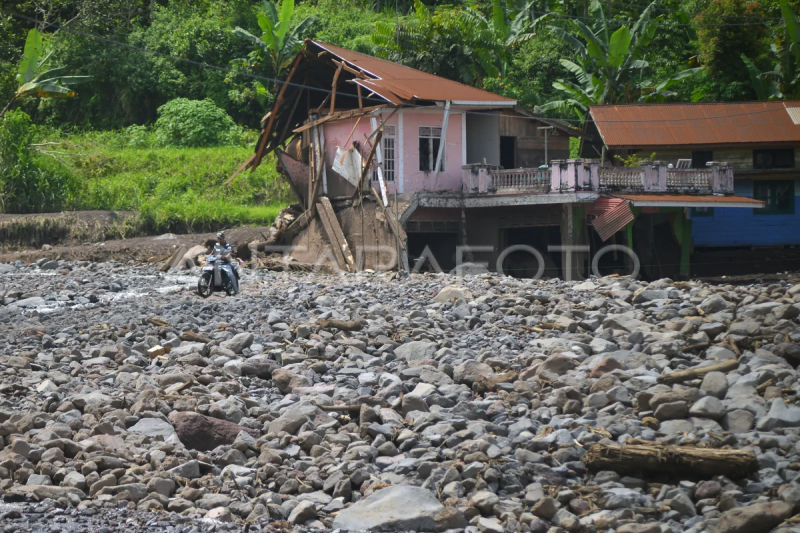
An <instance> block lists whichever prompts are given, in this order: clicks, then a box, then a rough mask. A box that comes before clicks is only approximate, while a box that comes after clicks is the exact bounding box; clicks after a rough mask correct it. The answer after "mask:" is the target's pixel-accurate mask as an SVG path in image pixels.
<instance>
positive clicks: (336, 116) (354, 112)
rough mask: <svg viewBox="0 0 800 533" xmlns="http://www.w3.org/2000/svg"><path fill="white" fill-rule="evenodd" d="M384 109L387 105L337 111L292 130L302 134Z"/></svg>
mask: <svg viewBox="0 0 800 533" xmlns="http://www.w3.org/2000/svg"><path fill="white" fill-rule="evenodd" d="M382 107H387V106H386V105H375V106H370V107H364V108H360V109H351V110H349V111H336V112H335V113H330V114H328V115H324V116H323V117H322V118H319V119H317V120H314V121H312V122H307V123H305V124H303V125H302V126H300V127H298V128H295V129H293V130H292V133H302V132H304V131H306V130H309V129H311V128H313V127H314V126H319V125H320V124H325V123H326V122H330V121H332V120H340V119H348V118H356V117H360V116H363V115H366V114H368V113H371V112H373V111H375V110H376V109H380V108H382Z"/></svg>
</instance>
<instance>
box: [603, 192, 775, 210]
mask: <svg viewBox="0 0 800 533" xmlns="http://www.w3.org/2000/svg"><path fill="white" fill-rule="evenodd" d="M618 197H619V198H622V199H625V200H630V201H631V202H633V205H637V204H640V203H653V202H655V203H663V204H665V205H666V204H668V203H675V204H686V203H696V204H738V205H741V207H759V206H761V205H763V204H764V202H762V201H761V200H755V199H753V198H745V197H744V196H732V195H731V196H714V195H711V194H706V195H688V194H620V195H618Z"/></svg>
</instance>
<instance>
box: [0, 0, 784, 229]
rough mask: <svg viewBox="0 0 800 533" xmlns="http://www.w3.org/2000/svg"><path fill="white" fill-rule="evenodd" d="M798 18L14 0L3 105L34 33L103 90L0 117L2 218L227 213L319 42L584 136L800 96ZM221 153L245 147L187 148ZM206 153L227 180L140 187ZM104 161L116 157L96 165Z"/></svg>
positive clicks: (549, 8) (687, 9) (333, 1)
mask: <svg viewBox="0 0 800 533" xmlns="http://www.w3.org/2000/svg"><path fill="white" fill-rule="evenodd" d="M295 2H297V3H296V4H295ZM799 6H800V0H656V1H652V0H624V1H622V0H619V1H618V0H452V1H451V2H450V3H437V2H436V1H434V0H413V1H412V0H402V1H400V0H397V1H395V2H389V1H381V0H294V1H293V0H283V1H281V0H277V1H276V2H274V3H270V2H269V1H268V0H267V1H266V2H265V0H116V1H114V2H104V1H100V0H7V1H5V2H3V6H2V7H0V109H2V108H3V107H4V106H5V105H6V104H7V103H9V102H12V100H13V99H14V98H15V94H17V92H18V91H19V89H20V85H19V80H18V79H16V78H17V76H18V74H19V65H20V64H21V61H22V62H24V60H23V57H27V56H26V55H25V54H24V53H23V51H24V48H25V43H26V36H27V35H28V34H29V31H30V30H31V29H32V28H34V27H36V28H38V29H39V30H40V31H41V32H42V35H43V36H44V39H43V40H42V42H41V43H40V44H37V46H39V48H40V50H39V53H40V57H43V56H42V55H41V54H49V59H48V68H53V67H62V68H63V71H61V72H64V73H69V75H70V77H72V79H74V80H77V79H78V78H74V77H75V76H91V80H89V81H88V82H87V83H85V84H83V85H79V86H78V87H77V88H76V89H75V92H77V94H76V95H75V96H74V97H72V98H58V99H42V98H38V97H35V96H36V94H37V93H36V91H32V92H31V93H29V94H30V95H32V96H34V97H31V98H19V99H17V101H14V102H12V105H10V106H9V109H11V112H9V114H7V115H6V118H5V119H0V120H3V121H4V123H3V124H2V125H0V131H1V132H2V135H3V138H2V139H0V141H2V143H3V145H2V148H0V150H2V154H1V157H2V159H1V160H0V165H1V166H0V172H2V175H1V176H0V200H1V201H2V202H3V203H2V205H0V209H1V210H5V211H10V210H18V211H28V210H52V209H60V208H64V207H85V208H114V209H122V208H134V209H139V210H142V211H143V212H145V213H149V214H148V216H150V217H151V218H152V220H153V221H156V220H160V222H158V223H157V224H156V225H159V227H161V226H165V225H166V226H169V225H170V224H172V222H170V220H172V219H173V218H171V217H176V218H174V220H179V221H180V224H191V220H195V219H196V220H201V219H202V217H203V216H204V215H202V213H208V212H214V211H215V210H222V209H223V204H221V203H220V202H221V201H222V200H221V198H224V197H225V194H227V192H226V191H227V189H222V192H219V191H216V189H212V190H215V191H216V192H215V193H214V194H212V195H211V196H208V195H206V193H205V189H204V181H205V182H208V180H209V179H211V182H213V183H217V182H219V181H220V180H222V174H223V172H222V169H225V171H226V172H227V171H229V170H232V169H233V168H235V166H236V165H235V163H236V162H241V161H243V160H245V159H246V158H247V156H248V153H249V149H248V148H246V147H245V146H244V144H243V142H242V140H241V139H242V135H243V132H247V131H248V129H252V128H257V127H258V126H259V124H260V121H261V118H262V117H263V116H264V115H265V113H266V112H267V110H269V109H270V107H271V103H272V101H273V98H274V89H275V87H276V84H275V83H274V81H275V78H276V77H279V76H281V75H282V74H283V73H284V72H285V69H286V68H287V67H288V66H289V64H290V63H291V61H292V58H293V57H294V54H295V51H296V50H297V48H298V46H299V45H300V43H301V42H302V39H304V38H309V37H310V38H315V39H318V40H320V41H323V42H328V43H331V44H336V45H339V46H343V47H345V48H350V49H353V50H357V51H360V52H364V53H368V54H372V55H376V56H379V57H383V58H386V59H390V60H392V61H396V62H398V63H401V64H404V65H409V66H412V67H415V68H419V69H423V70H426V71H429V72H433V73H436V74H438V75H441V76H445V77H448V78H451V79H454V80H458V81H461V82H463V83H468V84H471V85H474V86H477V87H481V88H484V89H488V90H491V91H494V92H497V93H500V94H504V95H506V96H510V97H513V98H515V99H517V100H518V101H519V102H520V103H522V104H523V105H525V106H526V107H528V108H530V109H532V110H533V109H535V108H538V109H539V110H540V111H543V112H546V113H548V114H550V115H551V116H559V117H562V118H565V119H567V120H573V121H575V123H576V124H577V123H580V120H581V117H582V116H583V115H584V113H585V110H586V106H588V105H591V104H593V103H610V102H633V101H645V102H647V101H727V100H746V99H757V98H758V99H769V98H772V99H774V98H798V97H800V81H799V80H800V74H798V73H800V20H798V19H797V17H796V15H795V13H797V12H798V7H799ZM44 57H46V55H45V56H44ZM80 81H86V80H85V79H81V80H80ZM69 92H70V93H71V92H73V91H72V89H71V88H70V91H69ZM26 113H27V114H26ZM28 117H30V118H28ZM37 128H42V129H37ZM42 131H48V132H51V134H50V136H51V137H52V136H53V135H55V136H57V137H59V138H60V139H61V141H59V142H63V143H65V144H66V145H70V146H72V147H73V148H75V146H76V145H75V144H74V143H71V139H72V138H78V139H84V140H85V139H86V138H89V137H91V136H92V135H104V136H105V137H103V139H104V141H103V143H102V145H97V144H93V143H88V144H86V143H83V144H81V148H80V149H79V150H85V151H84V152H81V153H82V154H83V156H85V157H84V158H83V159H82V158H81V157H78V156H73V155H69V154H67V155H64V154H60V153H56V152H59V151H66V152H69V150H65V149H64V147H60V148H59V150H54V151H50V152H48V150H47V147H46V146H45V147H42V146H35V144H36V141H41V140H42V139H43V137H42V134H41V132H42ZM250 131H252V130H250ZM92 132H95V133H92ZM101 132H113V133H101ZM244 135H247V134H246V133H244ZM87 136H88V137H87ZM250 141H251V145H252V139H251V140H250ZM82 142H83V141H82ZM79 144H80V143H79ZM221 145H228V146H231V148H189V147H201V146H205V147H208V146H221ZM192 150H198V152H197V153H198V154H200V155H199V156H198V157H199V158H200V159H201V160H203V161H210V160H211V159H214V158H216V157H218V156H220V154H222V153H225V154H226V157H228V156H230V161H228V160H227V159H226V162H225V164H221V163H220V162H219V161H216V162H214V163H213V164H211V163H208V165H209V166H208V167H207V168H208V169H211V167H212V166H213V167H214V168H215V171H214V173H213V177H212V178H208V176H209V175H208V174H204V176H205V179H198V181H196V182H195V181H192V180H194V179H196V178H191V177H190V176H189V175H188V174H186V175H184V174H182V175H183V176H184V177H183V178H180V180H183V181H180V180H179V181H180V183H178V184H176V182H175V181H174V180H175V179H178V178H175V177H174V176H172V175H171V174H170V175H166V174H165V175H161V174H159V172H160V171H158V172H155V171H154V170H153V169H148V170H147V171H142V172H141V173H140V174H136V178H131V177H129V174H128V173H127V170H126V168H128V167H131V168H134V167H135V168H140V166H139V164H140V163H142V162H141V158H145V160H144V163H146V164H150V162H152V161H154V160H155V161H162V162H163V161H167V160H168V161H170V163H169V164H166V163H165V164H164V166H163V168H167V167H169V168H170V172H172V171H174V170H175V169H176V168H178V167H179V165H177V163H175V165H174V166H173V163H172V162H174V161H181V162H184V161H188V160H191V159H192V157H193V156H192V155H191V154H192ZM112 152H113V155H110V154H112ZM97 153H102V154H103V155H102V157H100V160H102V162H103V163H102V164H101V165H100V166H97V167H96V166H93V165H90V164H88V162H89V161H92V160H93V159H92V158H94V157H95V156H97ZM212 155H213V157H212ZM164 158H166V159H164ZM209 158H210V159H209ZM111 161H113V162H114V163H113V164H112V163H111ZM206 164H207V163H202V165H201V166H202V167H203V168H206V166H205V165H206ZM229 167H230V168H229ZM159 168H162V166H161V164H160V163H159ZM262 168H264V169H269V168H270V166H269V165H262ZM98 169H100V170H98ZM106 169H113V170H110V171H107V170H106ZM265 171H266V170H265ZM269 171H270V172H274V170H269ZM109 172H110V173H109ZM137 172H138V171H137ZM179 174H180V173H179ZM257 175H258V174H256V176H257ZM154 176H160V177H159V178H155V177H154ZM272 178H274V176H272ZM239 179H240V180H244V182H245V183H247V184H249V185H248V187H252V189H247V190H248V191H249V192H246V193H241V191H240V193H241V194H240V195H239V196H236V197H235V198H234V199H232V200H231V201H232V202H233V204H234V205H238V206H240V207H241V209H245V210H246V209H247V208H246V207H245V206H247V205H250V204H246V203H243V202H245V201H246V202H252V205H255V206H257V208H258V209H262V208H265V207H264V206H266V205H272V204H273V203H274V202H275V201H278V200H279V199H280V201H283V200H284V199H285V198H283V197H281V196H280V194H282V193H280V194H279V193H278V192H276V191H278V189H277V188H276V186H273V185H270V186H269V187H267V189H268V190H269V191H272V192H270V193H268V194H267V196H265V197H259V198H256V197H255V196H253V195H252V194H251V193H252V191H254V190H256V188H257V187H258V186H260V185H263V184H261V183H260V182H258V179H261V178H258V177H254V176H252V175H248V176H247V177H246V178H239ZM76 180H77V181H76ZM248 180H251V181H248ZM252 180H256V181H252ZM273 181H274V180H273ZM270 183H272V181H271V182H270ZM275 183H277V181H275ZM217 185H219V184H218V183H217ZM265 186H266V185H265ZM158 191H168V193H169V194H167V193H164V194H163V195H162V193H161V192H158ZM236 194H239V193H236ZM271 195H272V196H271ZM275 195H277V196H275ZM251 196H252V197H251ZM192 198H195V199H199V200H197V201H195V202H190V200H191V199H192ZM215 202H216V204H215ZM252 205H250V207H252ZM164 206H171V207H169V209H167V208H165V207H164ZM215 206H216V207H215ZM254 209H255V207H254ZM270 209H272V208H270ZM189 211H191V212H192V213H193V214H189ZM240 214H241V212H240ZM251 214H252V213H251ZM262 214H263V213H262ZM248 217H250V215H242V219H248ZM212 218H213V217H212ZM250 218H252V217H250ZM154 223H155V222H154ZM176 223H177V222H176Z"/></svg>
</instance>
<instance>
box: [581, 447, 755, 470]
mask: <svg viewBox="0 0 800 533" xmlns="http://www.w3.org/2000/svg"><path fill="white" fill-rule="evenodd" d="M583 462H584V464H585V465H586V466H587V467H588V468H589V469H591V470H595V471H596V470H613V471H615V472H619V473H623V472H624V473H637V472H662V473H674V474H676V475H679V476H690V477H710V476H714V475H719V474H724V475H726V476H728V477H738V478H741V477H745V476H748V475H750V474H752V473H753V472H756V471H758V461H757V460H756V456H755V454H754V453H753V452H752V451H744V450H720V449H715V448H696V447H691V446H658V445H653V446H645V445H622V446H619V445H606V444H595V445H594V446H592V447H591V448H589V451H588V452H587V453H586V454H585V455H584V456H583Z"/></svg>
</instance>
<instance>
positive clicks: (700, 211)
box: [692, 207, 714, 218]
mask: <svg viewBox="0 0 800 533" xmlns="http://www.w3.org/2000/svg"><path fill="white" fill-rule="evenodd" d="M713 216H714V208H713V207H693V208H692V218H700V217H713Z"/></svg>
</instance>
